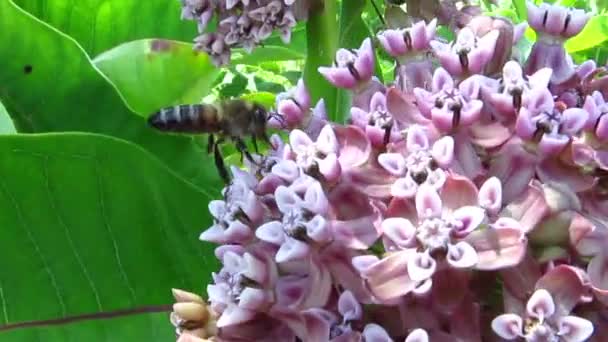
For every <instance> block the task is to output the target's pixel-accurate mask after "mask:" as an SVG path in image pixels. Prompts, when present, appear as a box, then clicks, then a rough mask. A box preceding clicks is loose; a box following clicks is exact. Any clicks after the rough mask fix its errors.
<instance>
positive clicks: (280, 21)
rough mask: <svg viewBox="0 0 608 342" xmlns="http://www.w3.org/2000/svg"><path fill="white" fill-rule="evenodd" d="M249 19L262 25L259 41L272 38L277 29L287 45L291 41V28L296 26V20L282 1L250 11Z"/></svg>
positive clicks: (258, 33)
mask: <svg viewBox="0 0 608 342" xmlns="http://www.w3.org/2000/svg"><path fill="white" fill-rule="evenodd" d="M249 17H250V18H251V19H253V20H254V21H256V22H259V23H260V24H261V26H260V27H259V30H258V31H257V37H258V39H259V40H265V39H266V38H268V37H270V35H271V34H272V31H274V30H275V28H276V29H278V30H279V31H280V32H281V39H282V40H283V42H284V43H285V44H287V43H289V41H290V40H291V28H293V27H294V26H295V25H296V19H295V17H294V16H293V13H292V12H291V10H289V9H287V8H285V5H284V4H283V2H282V1H279V0H274V1H271V2H270V3H268V4H267V5H266V6H262V7H259V8H257V9H255V10H253V11H250V12H249Z"/></svg>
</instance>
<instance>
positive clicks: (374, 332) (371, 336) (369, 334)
mask: <svg viewBox="0 0 608 342" xmlns="http://www.w3.org/2000/svg"><path fill="white" fill-rule="evenodd" d="M363 338H364V341H365V342H393V339H391V337H390V336H389V335H388V333H387V332H386V330H384V328H382V327H381V326H379V325H378V324H375V323H369V324H367V325H366V326H365V328H364V329H363Z"/></svg>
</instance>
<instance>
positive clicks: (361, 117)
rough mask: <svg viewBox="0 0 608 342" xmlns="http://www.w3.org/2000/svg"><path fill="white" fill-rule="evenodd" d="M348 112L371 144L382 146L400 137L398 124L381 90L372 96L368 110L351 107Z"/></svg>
mask: <svg viewBox="0 0 608 342" xmlns="http://www.w3.org/2000/svg"><path fill="white" fill-rule="evenodd" d="M350 114H351V120H352V121H353V124H355V125H357V126H359V127H361V128H362V129H364V130H365V133H366V134H367V137H368V138H369V140H370V141H371V143H372V145H373V146H376V147H378V146H383V145H386V144H388V143H389V142H395V141H398V140H400V139H401V132H400V125H399V123H398V122H397V121H396V120H395V119H394V118H393V115H392V114H391V113H390V112H389V110H388V108H387V104H386V96H384V94H383V93H381V92H376V93H375V94H374V95H373V96H372V99H371V101H370V105H369V112H366V111H364V110H362V109H361V108H357V107H353V108H351V110H350Z"/></svg>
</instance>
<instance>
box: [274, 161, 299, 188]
mask: <svg viewBox="0 0 608 342" xmlns="http://www.w3.org/2000/svg"><path fill="white" fill-rule="evenodd" d="M272 173H274V174H275V175H277V176H279V177H281V178H282V179H284V180H286V181H287V182H290V183H291V182H293V181H294V180H296V178H298V177H299V176H300V168H299V167H298V164H296V162H295V161H293V160H289V159H284V160H281V161H280V162H278V163H276V164H275V165H274V166H273V167H272Z"/></svg>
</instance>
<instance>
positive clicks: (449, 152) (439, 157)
mask: <svg viewBox="0 0 608 342" xmlns="http://www.w3.org/2000/svg"><path fill="white" fill-rule="evenodd" d="M431 155H432V156H433V159H434V160H435V161H436V162H437V164H438V165H439V166H440V167H442V168H447V167H448V166H449V165H450V164H451V163H452V161H453V160H454V138H452V137H451V136H445V137H443V138H441V139H439V140H437V141H436V142H435V143H434V144H433V148H432V150H431Z"/></svg>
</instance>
